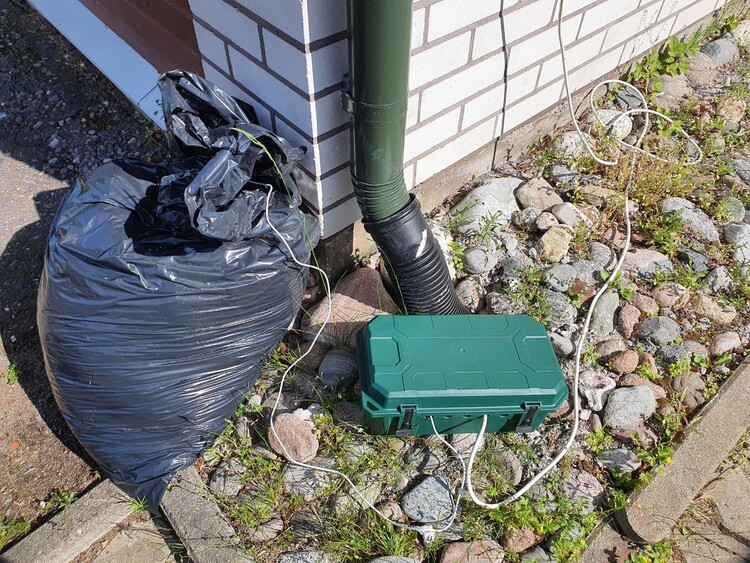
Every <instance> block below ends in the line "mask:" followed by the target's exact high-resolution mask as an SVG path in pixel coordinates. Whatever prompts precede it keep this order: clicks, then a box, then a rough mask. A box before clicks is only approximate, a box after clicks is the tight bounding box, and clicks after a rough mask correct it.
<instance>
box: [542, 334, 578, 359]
mask: <svg viewBox="0 0 750 563" xmlns="http://www.w3.org/2000/svg"><path fill="white" fill-rule="evenodd" d="M547 335H548V336H549V340H550V342H551V343H552V349H553V350H554V351H555V354H557V355H558V356H560V357H561V358H567V357H569V356H571V355H572V354H573V352H574V351H575V346H574V345H573V342H572V341H571V340H570V338H565V337H564V336H561V335H559V334H557V333H556V332H548V333H547Z"/></svg>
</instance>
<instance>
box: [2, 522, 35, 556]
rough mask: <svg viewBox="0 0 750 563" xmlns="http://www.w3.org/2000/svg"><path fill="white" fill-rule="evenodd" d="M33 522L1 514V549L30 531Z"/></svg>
mask: <svg viewBox="0 0 750 563" xmlns="http://www.w3.org/2000/svg"><path fill="white" fill-rule="evenodd" d="M29 528H31V524H30V523H29V522H28V521H26V520H23V519H21V520H15V519H13V518H6V517H5V516H0V551H2V549H3V547H5V546H6V545H8V544H9V543H10V542H12V541H13V540H15V539H18V538H20V537H21V536H23V535H25V534H26V533H28V531H29Z"/></svg>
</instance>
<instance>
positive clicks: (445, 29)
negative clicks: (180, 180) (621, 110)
mask: <svg viewBox="0 0 750 563" xmlns="http://www.w3.org/2000/svg"><path fill="white" fill-rule="evenodd" d="M373 1H374V0H373ZM558 2H559V0H414V12H413V22H412V42H411V47H412V60H411V75H410V83H409V86H410V90H411V91H410V95H409V104H408V113H407V135H406V145H405V171H404V174H405V178H406V183H407V186H408V187H409V188H410V189H411V188H412V187H413V186H414V185H415V184H419V183H421V182H424V181H425V180H427V179H429V178H431V177H432V176H434V175H436V174H439V173H441V172H442V171H443V170H445V169H446V168H447V167H449V166H450V165H451V164H453V163H455V162H457V161H459V160H461V159H462V158H464V157H466V156H467V155H469V154H471V153H472V152H474V151H476V150H478V149H480V148H482V147H483V146H485V145H487V144H488V143H491V142H492V141H493V140H494V139H496V138H497V137H498V136H500V135H503V134H506V133H508V132H510V131H512V130H513V129H514V128H516V127H519V126H520V125H523V124H524V123H527V122H529V121H530V120H532V119H533V118H534V117H535V116H538V115H539V114H541V113H543V112H545V111H546V110H548V109H549V108H550V107H552V106H554V105H555V104H557V103H558V102H559V101H560V100H561V99H562V98H563V95H564V91H563V83H562V69H561V65H560V57H559V53H558V51H559V47H558V41H557V29H556V18H557V10H558ZM725 3H726V0H565V13H564V16H563V35H564V38H565V43H566V48H567V60H568V66H569V69H570V72H571V81H572V87H573V89H574V90H579V89H583V88H586V87H590V85H591V84H592V83H593V82H594V81H596V80H597V79H599V78H600V77H601V76H603V75H605V74H608V73H609V72H611V71H612V70H613V69H614V68H616V67H617V66H618V65H621V64H624V63H627V62H629V61H630V60H632V59H633V58H634V57H639V56H641V55H642V54H643V53H644V52H645V51H647V50H648V49H650V48H651V47H653V46H654V45H656V44H658V43H660V42H661V41H663V40H665V39H667V38H668V37H669V36H670V35H672V34H675V33H678V32H680V31H681V30H683V29H685V28H686V27H688V26H690V25H692V24H693V23H695V22H696V21H698V20H700V19H701V18H703V17H705V16H707V15H709V14H711V13H712V11H713V10H715V9H717V8H718V7H720V6H722V5H723V4H725ZM190 5H191V8H192V9H193V13H194V14H195V29H196V36H197V38H198V43H199V47H200V49H201V53H202V56H203V59H204V68H205V74H206V77H207V78H208V79H209V80H212V81H213V82H216V83H217V84H218V85H219V86H221V87H222V88H225V89H226V90H227V91H228V92H229V93H230V94H232V95H235V96H238V97H240V98H243V99H245V100H247V101H249V102H250V103H252V104H253V105H254V106H255V108H256V111H257V113H258V116H259V120H260V122H261V124H262V125H264V126H266V127H272V128H274V129H275V130H276V132H277V133H279V134H280V135H282V136H285V137H287V138H288V139H289V140H290V142H292V143H294V144H297V145H304V146H306V147H308V154H307V155H306V157H305V159H304V160H303V162H302V170H301V171H300V172H299V174H298V175H297V176H298V178H299V179H298V183H299V184H300V189H301V191H302V193H303V195H304V197H305V199H306V200H307V201H308V203H309V204H310V205H311V207H312V208H313V209H314V210H316V211H317V212H318V213H319V214H320V216H321V217H322V219H323V221H324V234H325V236H330V235H333V234H335V233H336V232H338V231H339V230H341V229H343V228H345V227H347V226H348V225H350V224H351V223H352V222H353V221H355V220H357V219H358V218H359V211H358V208H357V205H356V201H355V199H354V198H353V196H352V193H351V179H350V176H349V170H348V166H347V163H348V158H349V132H348V122H349V119H348V115H347V114H346V113H345V112H344V111H343V110H342V109H341V107H340V95H339V92H338V87H339V84H340V81H341V78H342V76H343V74H344V73H346V72H347V70H348V68H347V67H348V61H347V45H346V37H347V30H346V0H190ZM501 12H502V13H501ZM227 53H229V58H227Z"/></svg>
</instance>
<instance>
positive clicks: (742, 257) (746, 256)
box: [724, 223, 750, 264]
mask: <svg viewBox="0 0 750 563" xmlns="http://www.w3.org/2000/svg"><path fill="white" fill-rule="evenodd" d="M724 238H725V239H726V241H727V242H728V243H729V244H731V245H734V259H735V260H737V262H739V263H740V264H750V225H746V224H743V225H737V224H734V223H731V224H729V225H726V226H725V227H724Z"/></svg>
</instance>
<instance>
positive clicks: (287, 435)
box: [268, 413, 319, 462]
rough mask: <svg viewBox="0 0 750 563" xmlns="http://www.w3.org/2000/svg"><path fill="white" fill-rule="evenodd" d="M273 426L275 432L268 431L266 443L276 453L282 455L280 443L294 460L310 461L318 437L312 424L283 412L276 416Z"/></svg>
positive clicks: (314, 452)
mask: <svg viewBox="0 0 750 563" xmlns="http://www.w3.org/2000/svg"><path fill="white" fill-rule="evenodd" d="M274 428H275V429H276V433H274V432H272V431H271V430H270V429H269V431H268V444H269V445H270V446H271V448H273V451H275V452H276V453H277V454H279V455H281V456H283V455H284V450H283V449H282V447H281V445H282V444H283V445H284V448H286V451H287V453H288V454H289V455H290V456H291V457H292V459H294V460H295V461H301V462H306V461H310V460H311V459H313V458H314V457H315V455H316V454H317V453H318V447H319V444H318V438H317V437H316V436H315V428H314V426H313V425H312V424H310V423H309V422H304V421H303V420H301V419H300V418H298V417H296V416H294V415H293V414H289V413H284V414H280V415H278V416H277V417H276V420H275V421H274Z"/></svg>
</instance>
